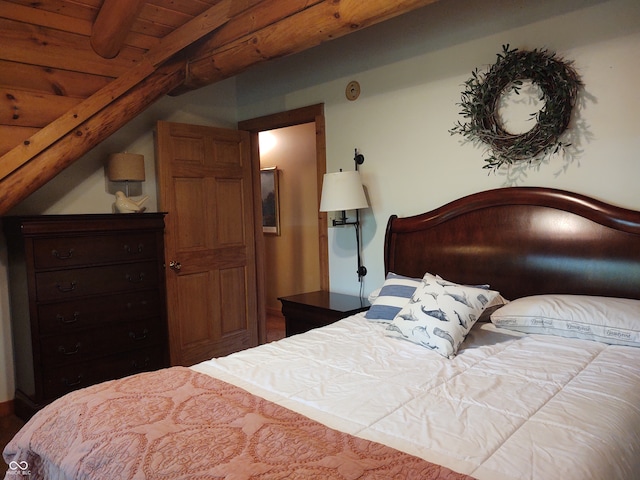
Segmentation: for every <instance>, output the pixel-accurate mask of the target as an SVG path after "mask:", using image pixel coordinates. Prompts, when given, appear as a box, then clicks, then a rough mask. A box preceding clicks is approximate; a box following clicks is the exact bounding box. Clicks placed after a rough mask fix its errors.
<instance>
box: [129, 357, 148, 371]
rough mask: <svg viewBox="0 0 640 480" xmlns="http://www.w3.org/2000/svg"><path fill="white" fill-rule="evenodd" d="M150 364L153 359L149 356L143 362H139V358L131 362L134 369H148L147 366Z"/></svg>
mask: <svg viewBox="0 0 640 480" xmlns="http://www.w3.org/2000/svg"><path fill="white" fill-rule="evenodd" d="M150 364H151V359H150V358H149V357H146V358H145V359H144V361H143V362H141V363H140V362H138V360H133V361H132V362H131V368H133V369H134V370H140V369H146V368H149V365H150Z"/></svg>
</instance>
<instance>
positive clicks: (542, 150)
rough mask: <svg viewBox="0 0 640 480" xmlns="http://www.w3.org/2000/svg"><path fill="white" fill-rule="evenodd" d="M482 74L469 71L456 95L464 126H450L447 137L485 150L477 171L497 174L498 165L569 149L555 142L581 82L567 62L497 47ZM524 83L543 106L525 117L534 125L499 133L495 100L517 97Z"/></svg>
mask: <svg viewBox="0 0 640 480" xmlns="http://www.w3.org/2000/svg"><path fill="white" fill-rule="evenodd" d="M497 57H498V59H497V61H496V63H495V64H493V65H492V66H491V67H490V68H489V70H488V71H487V72H486V73H481V72H479V71H478V69H475V70H474V71H473V72H472V76H471V78H469V79H468V80H467V81H466V82H465V83H464V85H465V90H464V91H463V92H462V95H461V101H460V103H459V104H458V105H459V106H460V107H461V111H460V115H462V116H463V117H464V118H465V119H467V121H465V122H461V121H458V122H456V124H455V126H454V127H453V128H452V129H451V130H449V133H450V134H452V135H453V134H460V135H463V136H464V137H465V138H467V139H468V140H470V141H473V142H475V141H481V142H483V143H485V144H486V145H487V146H488V147H489V150H490V156H489V157H488V158H486V159H485V162H486V163H485V165H484V166H483V168H486V169H492V170H497V169H499V168H500V167H501V166H503V165H511V164H514V163H516V162H521V161H529V162H531V161H532V160H534V159H536V158H542V157H545V156H547V155H551V154H554V153H557V152H558V151H559V150H560V149H563V148H565V147H567V146H569V145H570V144H564V143H563V142H561V141H560V137H561V136H562V134H563V133H564V132H565V130H566V129H567V127H568V126H569V122H570V121H571V112H572V110H573V107H574V106H575V104H576V101H577V97H578V91H579V89H580V88H581V87H582V82H581V80H580V78H579V76H578V74H577V73H576V71H575V70H574V68H573V67H572V62H567V61H564V60H562V59H560V58H558V57H556V54H555V53H550V52H548V51H547V50H538V49H535V50H532V51H520V50H518V49H517V48H514V49H511V50H510V49H509V45H503V46H502V53H499V54H498V55H497ZM526 80H530V81H531V82H532V83H533V84H535V85H536V86H537V87H538V88H539V90H540V100H541V102H542V103H543V107H542V108H541V109H540V110H539V111H538V112H536V113H533V114H531V115H532V116H533V117H534V119H535V120H536V124H535V125H534V127H533V128H531V129H530V130H529V131H527V132H525V133H522V134H512V133H509V132H508V131H506V130H505V128H504V126H503V125H502V122H501V119H500V116H499V112H498V110H499V105H500V100H501V98H502V97H503V95H505V94H506V93H508V92H510V91H511V90H513V92H514V93H516V94H519V93H520V88H521V87H522V84H523V81H526Z"/></svg>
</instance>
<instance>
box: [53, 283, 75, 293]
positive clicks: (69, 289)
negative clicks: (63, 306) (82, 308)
mask: <svg viewBox="0 0 640 480" xmlns="http://www.w3.org/2000/svg"><path fill="white" fill-rule="evenodd" d="M56 288H57V289H58V290H59V291H60V292H63V293H67V292H73V291H74V290H75V289H76V282H75V281H73V282H69V286H68V287H63V286H62V285H60V284H59V283H56Z"/></svg>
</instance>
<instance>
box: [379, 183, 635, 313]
mask: <svg viewBox="0 0 640 480" xmlns="http://www.w3.org/2000/svg"><path fill="white" fill-rule="evenodd" d="M384 255H385V259H384V260H385V270H386V272H394V273H398V274H401V275H407V276H411V277H422V275H423V274H424V273H425V272H430V273H433V274H438V275H441V276H442V277H444V278H446V279H448V280H451V281H454V282H457V283H466V284H484V283H488V284H490V285H491V288H493V289H495V290H498V291H500V293H501V294H502V295H503V296H504V297H505V298H508V299H511V300H513V299H515V298H519V297H524V296H528V295H536V294H543V293H565V294H580V295H603V296H612V297H626V298H636V299H640V212H637V211H633V210H628V209H624V208H619V207H615V206H612V205H608V204H606V203H604V202H601V201H598V200H594V199H592V198H589V197H586V196H584V195H579V194H575V193H571V192H567V191H563V190H555V189H548V188H539V187H514V188H499V189H495V190H489V191H486V192H481V193H476V194H472V195H469V196H466V197H463V198H461V199H458V200H455V201H453V202H451V203H448V204H446V205H444V206H442V207H440V208H438V209H436V210H432V211H431V212H427V213H423V214H420V215H415V216H412V217H406V218H398V217H397V216H395V215H393V216H391V218H389V222H388V224H387V231H386V236H385V252H384Z"/></svg>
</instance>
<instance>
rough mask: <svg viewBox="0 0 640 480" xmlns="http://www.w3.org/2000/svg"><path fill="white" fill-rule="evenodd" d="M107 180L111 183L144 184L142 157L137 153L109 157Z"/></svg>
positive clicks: (117, 154)
mask: <svg viewBox="0 0 640 480" xmlns="http://www.w3.org/2000/svg"><path fill="white" fill-rule="evenodd" d="M107 178H109V180H110V181H112V182H127V181H128V182H144V155H139V154H137V153H114V154H112V155H109V160H108V161H107Z"/></svg>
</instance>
